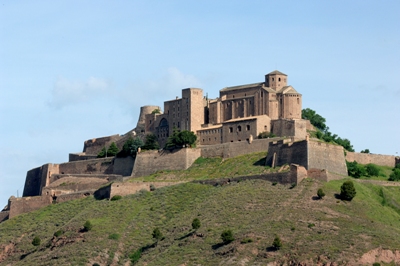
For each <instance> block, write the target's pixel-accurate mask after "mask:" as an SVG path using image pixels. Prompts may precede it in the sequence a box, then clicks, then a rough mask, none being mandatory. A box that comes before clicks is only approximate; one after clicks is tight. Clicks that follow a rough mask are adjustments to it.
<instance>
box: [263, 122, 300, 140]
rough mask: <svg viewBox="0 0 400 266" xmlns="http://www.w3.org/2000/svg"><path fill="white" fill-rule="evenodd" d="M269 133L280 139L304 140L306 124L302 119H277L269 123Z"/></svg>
mask: <svg viewBox="0 0 400 266" xmlns="http://www.w3.org/2000/svg"><path fill="white" fill-rule="evenodd" d="M271 127H272V130H271V132H272V133H273V134H275V135H277V136H281V137H285V136H286V137H291V136H294V137H295V138H296V139H305V138H306V135H307V122H306V120H303V119H278V120H272V121H271Z"/></svg>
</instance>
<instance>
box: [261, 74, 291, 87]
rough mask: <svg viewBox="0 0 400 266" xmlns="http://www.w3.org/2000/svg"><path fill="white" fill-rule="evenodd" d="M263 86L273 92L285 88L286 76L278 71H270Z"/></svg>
mask: <svg viewBox="0 0 400 266" xmlns="http://www.w3.org/2000/svg"><path fill="white" fill-rule="evenodd" d="M265 86H266V87H269V88H271V89H273V90H274V91H279V90H281V89H282V88H283V87H285V86H287V75H286V74H283V73H282V72H280V71H278V70H275V71H272V72H271V73H268V74H267V75H265Z"/></svg>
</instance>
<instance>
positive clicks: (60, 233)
mask: <svg viewBox="0 0 400 266" xmlns="http://www.w3.org/2000/svg"><path fill="white" fill-rule="evenodd" d="M62 234H64V231H63V230H58V231H57V232H55V233H54V236H55V237H59V236H61V235H62Z"/></svg>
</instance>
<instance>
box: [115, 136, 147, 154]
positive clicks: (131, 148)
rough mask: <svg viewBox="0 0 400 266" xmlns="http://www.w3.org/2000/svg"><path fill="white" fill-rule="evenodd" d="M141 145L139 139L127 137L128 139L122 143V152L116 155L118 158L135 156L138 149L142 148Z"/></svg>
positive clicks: (141, 142)
mask: <svg viewBox="0 0 400 266" xmlns="http://www.w3.org/2000/svg"><path fill="white" fill-rule="evenodd" d="M143 145H144V143H143V141H142V140H141V139H140V138H138V137H136V138H132V137H129V139H128V140H127V141H126V142H125V143H124V146H123V147H122V150H121V151H120V152H119V153H118V156H120V157H126V156H135V155H136V153H137V151H138V149H139V148H141V147H143Z"/></svg>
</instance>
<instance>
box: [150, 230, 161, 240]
mask: <svg viewBox="0 0 400 266" xmlns="http://www.w3.org/2000/svg"><path fill="white" fill-rule="evenodd" d="M151 235H152V237H153V238H154V239H155V240H156V241H157V242H158V241H159V240H162V238H163V235H162V233H161V231H160V229H158V227H156V228H154V230H153V233H152V234H151Z"/></svg>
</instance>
